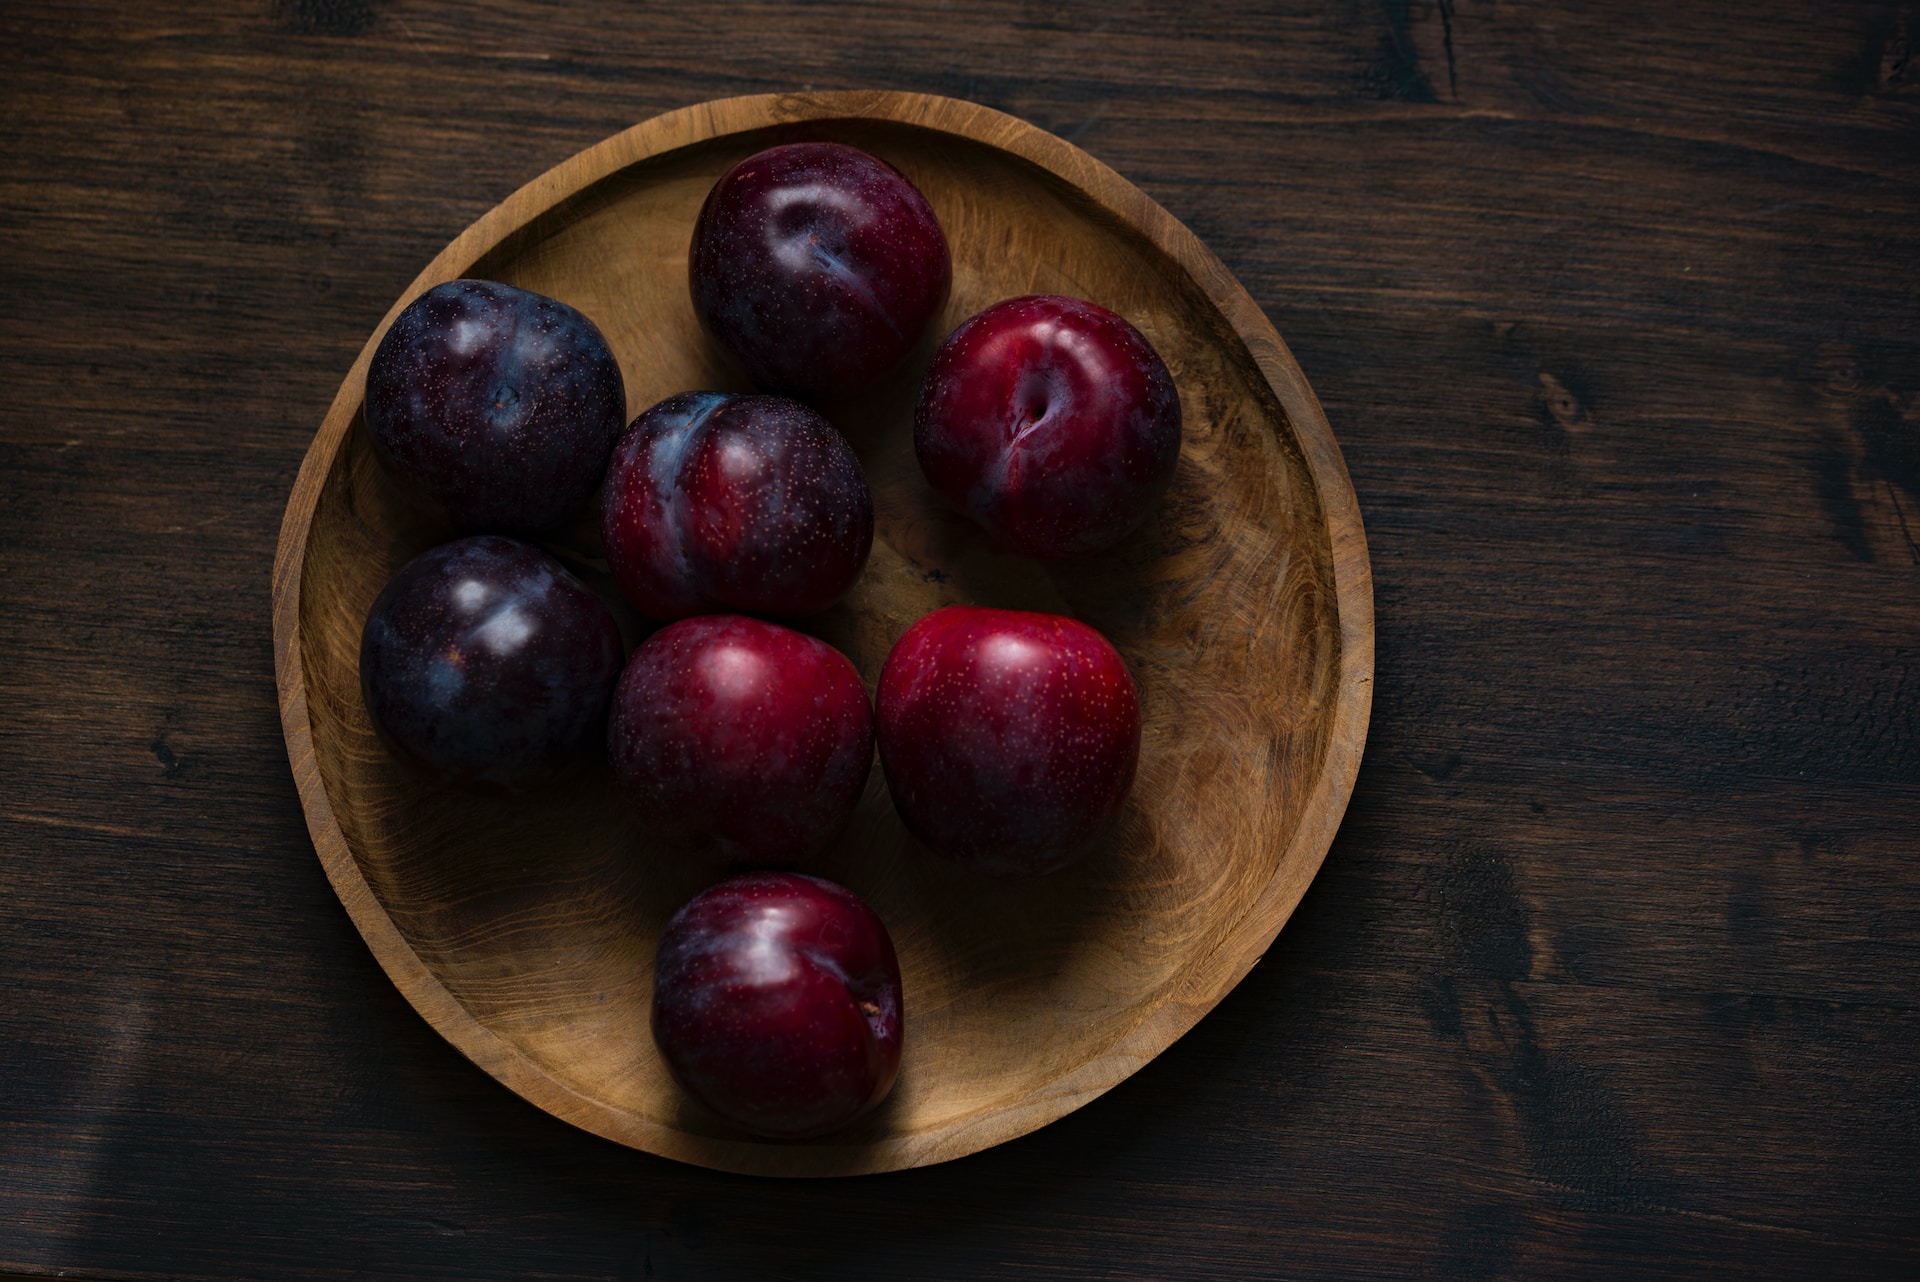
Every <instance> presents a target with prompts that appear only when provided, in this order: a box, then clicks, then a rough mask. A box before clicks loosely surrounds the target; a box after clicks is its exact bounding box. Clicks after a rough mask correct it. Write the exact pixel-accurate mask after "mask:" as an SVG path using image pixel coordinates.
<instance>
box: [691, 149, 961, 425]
mask: <svg viewBox="0 0 1920 1282" xmlns="http://www.w3.org/2000/svg"><path fill="white" fill-rule="evenodd" d="M952 276H953V265H952V260H951V258H950V256H949V254H948V252H947V238H946V235H945V233H944V232H942V231H941V230H940V222H939V220H938V219H937V218H936V217H935V216H934V213H933V207H932V206H931V205H929V204H928V203H927V199H926V197H925V196H923V195H921V194H920V191H919V189H918V188H916V187H915V186H914V185H913V184H912V183H910V182H908V181H907V179H906V177H905V176H904V175H903V174H901V173H900V171H899V170H897V169H895V168H894V167H893V166H891V165H889V164H887V163H886V162H885V161H883V160H880V159H879V158H878V157H875V156H871V155H869V154H867V153H866V152H864V151H861V150H859V149H858V148H855V147H848V146H846V145H844V144H841V143H831V142H800V143H789V144H787V145H785V146H781V147H773V148H769V149H768V150H766V151H762V152H759V153H757V154H755V155H752V156H749V157H747V158H746V159H745V160H743V161H741V162H740V163H739V164H737V165H735V166H734V167H733V168H732V169H729V170H728V171H727V172H726V173H725V174H724V175H723V176H722V177H721V179H720V181H719V182H717V183H715V184H714V186H713V190H712V191H710V192H709V193H708V194H707V199H706V203H705V204H704V205H703V206H701V209H700V217H699V220H698V222H697V223H696V224H695V226H694V231H693V244H692V246H691V249H690V251H689V257H688V282H689V285H690V287H691V289H692V292H693V305H694V311H695V312H696V313H697V314H698V315H699V317H700V323H701V325H702V326H704V327H705V329H706V331H707V332H708V334H710V335H711V336H712V337H713V339H714V341H715V342H717V343H718V344H719V345H720V346H721V347H722V348H724V349H725V350H726V351H728V352H731V353H732V354H733V355H734V356H735V357H737V358H738V359H739V361H740V363H741V364H742V365H743V366H745V368H746V371H747V376H748V377H749V378H751V379H752V380H753V382H754V384H755V386H757V387H759V388H761V389H762V390H763V391H770V392H779V393H782V394H785V395H789V396H799V397H803V398H807V399H816V398H822V397H828V398H831V397H837V396H844V395H847V394H849V393H852V392H858V391H860V390H862V389H863V388H865V387H866V386H867V385H868V384H869V383H871V382H872V381H873V380H874V379H876V378H878V377H879V376H880V375H882V374H884V373H886V372H887V371H888V370H890V369H892V368H893V367H894V366H895V365H898V364H899V363H900V361H901V360H902V359H903V358H904V357H905V356H906V354H907V353H908V352H909V351H911V350H912V349H913V347H914V345H915V344H916V343H918V342H919V341H920V336H921V335H922V334H923V333H925V332H926V328H927V323H928V322H929V321H931V320H932V319H933V315H934V313H935V312H936V311H938V310H939V308H940V304H941V303H942V302H943V301H945V299H946V295H947V287H948V285H949V284H950V283H951V280H952Z"/></svg>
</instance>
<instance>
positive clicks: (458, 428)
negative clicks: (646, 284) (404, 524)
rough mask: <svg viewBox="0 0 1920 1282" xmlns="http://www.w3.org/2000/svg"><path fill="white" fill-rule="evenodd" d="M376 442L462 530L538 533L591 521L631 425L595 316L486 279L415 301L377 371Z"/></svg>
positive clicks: (373, 371)
mask: <svg viewBox="0 0 1920 1282" xmlns="http://www.w3.org/2000/svg"><path fill="white" fill-rule="evenodd" d="M366 415H367V436H368V438H369V439H370V440H371V441H372V442H373V449H374V453H375V454H376V455H378V456H379V458H380V461H381V462H382V463H383V464H385V465H386V467H387V470H388V471H389V472H391V473H393V475H395V476H397V477H399V478H400V479H401V480H402V481H404V482H406V483H407V484H408V485H411V486H412V487H414V488H415V489H416V490H418V491H420V492H421V493H423V494H425V495H427V496H428V497H429V498H432V499H434V500H435V501H437V502H438V503H439V504H440V505H441V507H443V508H444V509H445V510H446V513H447V515H448V517H449V518H451V519H452V521H453V523H454V524H455V525H456V526H457V527H458V528H460V529H462V530H466V531H474V532H480V531H487V532H495V533H503V534H537V533H540V532H542V531H545V530H551V529H553V528H555V527H556V526H559V525H562V524H564V523H566V522H567V521H569V520H571V519H573V518H574V517H576V516H578V515H579V513H580V510H581V509H582V508H583V507H585V506H586V504H587V501H588V500H589V499H590V498H592V497H593V491H594V489H595V488H596V487H597V486H598V485H599V484H600V478H601V476H602V474H604V473H605V471H606V467H607V456H608V455H609V454H610V453H611V452H612V450H613V444H614V442H615V441H616V440H618V439H619V437H620V429H621V428H622V427H623V426H624V425H625V423H626V421H627V397H626V389H625V385H624V384H623V383H622V381H621V378H620V366H619V364H618V363H617V362H616V361H615V360H614V358H613V352H612V350H611V349H609V348H608V346H607V340H606V339H605V338H603V337H601V334H600V331H599V330H598V329H597V328H595V326H594V323H593V322H592V321H590V320H588V319H587V318H586V317H585V316H583V315H582V314H581V313H579V312H577V311H575V310H574V309H573V308H571V307H569V306H567V305H566V304H565V303H562V302H559V301H557V300H555V299H552V298H547V297H546V296H544V295H541V294H535V293H531V292H529V291H527V290H524V289H516V288H514V287H513V286H511V285H501V284H497V283H495V282H493V281H484V280H456V281H449V282H447V283H446V284H444V285H436V286H435V287H434V288H432V289H430V290H428V291H427V292H426V293H424V294H422V295H421V296H420V297H418V298H416V299H414V300H413V302H411V303H409V304H407V306H406V309H405V310H404V311H402V312H401V313H400V315H399V316H397V317H395V318H394V322H393V326H392V328H390V329H388V330H387V332H386V335H385V337H383V338H382V339H381V340H380V346H379V347H378V348H377V349H375V351H374V354H373V361H372V363H371V364H370V365H368V367H367V402H366Z"/></svg>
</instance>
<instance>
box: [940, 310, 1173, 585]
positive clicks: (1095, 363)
mask: <svg viewBox="0 0 1920 1282" xmlns="http://www.w3.org/2000/svg"><path fill="white" fill-rule="evenodd" d="M913 446H914V451H915V453H917V454H918V455H919V456H920V467H921V470H922V471H924V472H925V473H926V477H927V481H928V483H929V484H931V485H932V486H933V488H934V490H935V491H936V492H937V493H939V494H940V495H941V496H943V497H944V498H946V499H947V501H948V502H950V503H952V504H953V505H954V506H956V507H958V508H959V509H960V510H962V511H963V512H965V513H966V514H967V515H968V516H970V517H972V518H973V519H974V520H975V521H976V522H978V523H979V524H980V525H981V526H982V527H984V528H985V529H986V530H987V531H988V532H989V533H991V534H994V535H995V536H997V537H998V538H999V539H1000V540H1001V541H1003V542H1004V543H1006V544H1008V545H1009V546H1011V547H1013V548H1014V549H1015V550H1017V551H1021V552H1025V553H1027V554H1028V555H1029V556H1037V557H1063V556H1076V555H1080V554H1082V553H1088V552H1098V551H1101V550H1103V549H1106V548H1109V547H1112V546H1113V545H1114V544H1115V543H1118V542H1119V541H1120V540H1121V539H1122V538H1124V537H1126V535H1127V534H1129V533H1131V532H1132V531H1133V530H1134V529H1135V528H1137V527H1138V526H1139V525H1140V523H1141V522H1142V521H1144V520H1145V519H1146V517H1147V514H1148V512H1149V511H1150V510H1151V508H1152V506H1153V504H1154V502H1155V500H1157V499H1158V498H1159V497H1160V495H1161V493H1162V492H1164V491H1165V490H1166V488H1167V485H1168V483H1169V482H1170V481H1171V480H1172V479H1173V469H1174V464H1175V463H1176V462H1177V461H1178V460H1179V456H1180V397H1179V394H1178V393H1177V392H1175V390H1174V386H1173V377H1172V375H1170V374H1169V373H1168V372H1167V367H1166V363H1165V362H1164V361H1162V360H1161V359H1160V355H1159V353H1157V352H1155V351H1154V350H1153V346H1152V345H1151V344H1150V343H1148V342H1147V340H1146V338H1145V336H1143V335H1142V334H1141V333H1140V331H1139V330H1137V329H1135V328H1134V327H1133V326H1132V325H1130V324H1128V323H1127V321H1126V320H1125V319H1124V318H1122V317H1120V316H1117V315H1115V314H1114V313H1112V312H1110V311H1108V310H1107V309H1106V308H1104V307H1099V306H1096V305H1095V304H1093V303H1088V302H1082V301H1081V300H1079V299H1075V298H1062V297H1059V296H1058V295H1051V294H1036V295H1031V296H1028V297H1025V298H1013V299H1009V300H1007V301H1006V302H1004V303H999V304H996V305H995V306H993V307H989V308H988V309H987V310H985V311H983V312H981V313H980V314H979V315H977V316H975V317H973V318H972V319H971V320H968V321H967V322H966V323H965V324H963V325H961V326H960V327H959V328H958V329H956V330H954V331H953V333H952V334H950V335H948V337H947V340H946V342H945V343H943V344H941V346H940V350H939V351H938V352H937V353H936V354H935V355H934V358H933V365H932V367H931V368H930V369H929V370H928V371H927V378H926V382H925V383H924V384H922V386H921V390H920V401H919V404H918V405H917V406H915V408H914V414H913Z"/></svg>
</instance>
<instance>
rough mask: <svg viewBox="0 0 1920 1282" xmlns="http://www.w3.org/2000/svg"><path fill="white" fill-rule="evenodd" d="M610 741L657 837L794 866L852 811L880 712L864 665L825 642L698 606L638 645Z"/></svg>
mask: <svg viewBox="0 0 1920 1282" xmlns="http://www.w3.org/2000/svg"><path fill="white" fill-rule="evenodd" d="M607 750H608V756H609V758H610V760H611V761H612V763H613V771H614V775H615V777H616V778H618V779H619V781H620V784H621V787H622V788H623V790H624V791H625V792H626V795H627V800H628V802H629V803H630V804H631V806H632V808H633V811H634V813H635V814H636V815H637V816H638V817H639V819H640V820H641V822H642V824H643V825H644V826H645V828H646V830H647V832H648V833H649V834H650V835H651V836H653V837H654V838H656V839H657V840H659V841H660V842H661V843H662V844H664V845H666V846H667V847H669V848H670V849H674V850H680V851H686V852H690V853H691V854H692V855H693V856H694V857H695V858H697V859H701V860H704V861H706V862H707V863H709V864H712V865H715V866H719V867H726V868H743V867H757V868H770V867H793V866H796V865H800V864H804V863H805V862H807V861H808V860H810V859H812V858H813V857H814V856H815V855H818V854H819V853H820V852H821V851H823V850H825V849H826V848H827V846H829V845H830V844H832V842H833V840H834V839H835V838H836V837H838V836H839V835H840V834H841V833H843V832H844V831H846V828H847V825H848V824H849V823H850V822H851V821H852V819H853V812H854V808H855V807H856V806H858V805H859V802H860V794H861V793H862V792H864V791H865V790H866V784H867V776H868V774H869V773H870V772H871V770H872V765H873V711H872V707H871V705H870V704H869V703H868V702H867V691H866V687H865V686H863V685H862V684H861V683H860V674H859V672H858V671H857V670H856V669H855V668H854V666H853V664H852V662H851V661H849V660H848V659H847V657H846V656H845V655H843V654H841V653H840V652H839V651H838V650H835V649H834V648H833V647H832V646H830V645H828V644H827V643H826V642H824V641H821V640H818V639H816V638H814V637H810V636H807V635H805V634H804V633H800V632H795V631H793V630H792V629H791V628H784V627H781V626H780V625H779V624H775V623H768V622H766V621H765V620H762V619H752V618H747V617H745V616H744V615H725V614H709V615H700V616H696V617H694V618H691V619H682V620H680V621H679V622H677V623H673V624H669V625H668V626H667V627H665V628H662V629H661V630H660V631H658V632H656V633H654V634H653V636H651V637H649V638H648V639H647V641H646V643H645V644H643V645H642V646H640V648H639V649H637V650H635V651H634V653H633V657H632V658H631V659H630V660H629V661H628V663H627V667H626V670H625V671H624V672H623V673H621V675H620V682H619V685H618V687H617V688H616V690H615V691H614V699H613V708H612V711H611V713H610V715H609V717H608V724H607Z"/></svg>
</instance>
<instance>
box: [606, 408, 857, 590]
mask: <svg viewBox="0 0 1920 1282" xmlns="http://www.w3.org/2000/svg"><path fill="white" fill-rule="evenodd" d="M600 531H601V536H602V539H603V541H604V543H605V544H606V549H607V562H608V564H609V565H610V566H611V567H612V569H613V577H614V581H615V582H616V583H618V584H619V585H620V590H621V591H622V592H623V593H625V594H626V597H627V599H628V600H629V601H632V602H633V604H634V605H635V606H636V607H638V608H639V610H640V612H641V613H642V614H646V615H649V616H651V617H652V618H655V619H662V620H665V619H680V618H685V617H686V616H688V615H692V614H705V613H711V612H715V611H729V610H740V611H749V612H752V613H755V614H776V615H788V616H793V615H805V614H817V613H818V612H820V611H821V610H824V609H826V608H827V607H828V606H830V605H832V604H833V603H834V602H835V601H838V600H839V599H840V598H841V597H842V596H843V595H845V594H846V591H847V589H848V588H850V587H852V586H853V581H854V580H855V579H857V578H859V577H860V570H861V567H862V566H864V565H866V563H867V553H868V552H869V551H870V550H871V549H872V547H873V494H872V492H871V491H870V490H868V488H867V478H866V474H865V473H864V472H862V471H861V470H860V460H859V459H858V458H857V457H855V455H854V452H853V449H852V447H851V446H849V445H848V444H847V442H846V440H845V438H843V437H842V436H841V435H840V433H838V432H836V431H834V429H833V425H832V424H831V423H829V422H827V420H826V419H824V418H822V417H821V416H820V415H819V414H817V413H815V412H814V411H813V410H810V409H808V408H807V407H806V406H804V405H802V404H800V402H798V401H790V400H786V399H785V398H783V397H778V396H733V395H729V394H727V393H724V392H684V393H682V394H680V395H678V396H673V397H669V398H668V399H667V400H664V401H662V402H660V404H658V405H656V406H654V407H653V408H652V409H650V410H648V411H647V412H646V413H644V414H642V415H641V416H640V417H639V418H637V419H635V420H634V421H633V426H632V427H630V428H628V429H627V433H626V435H625V436H623V437H621V438H620V443H619V445H618V446H617V447H616V448H615V450H614V454H613V462H612V463H611V465H610V466H609V467H608V469H607V484H606V489H605V491H604V492H603V494H602V495H601V507H600Z"/></svg>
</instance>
